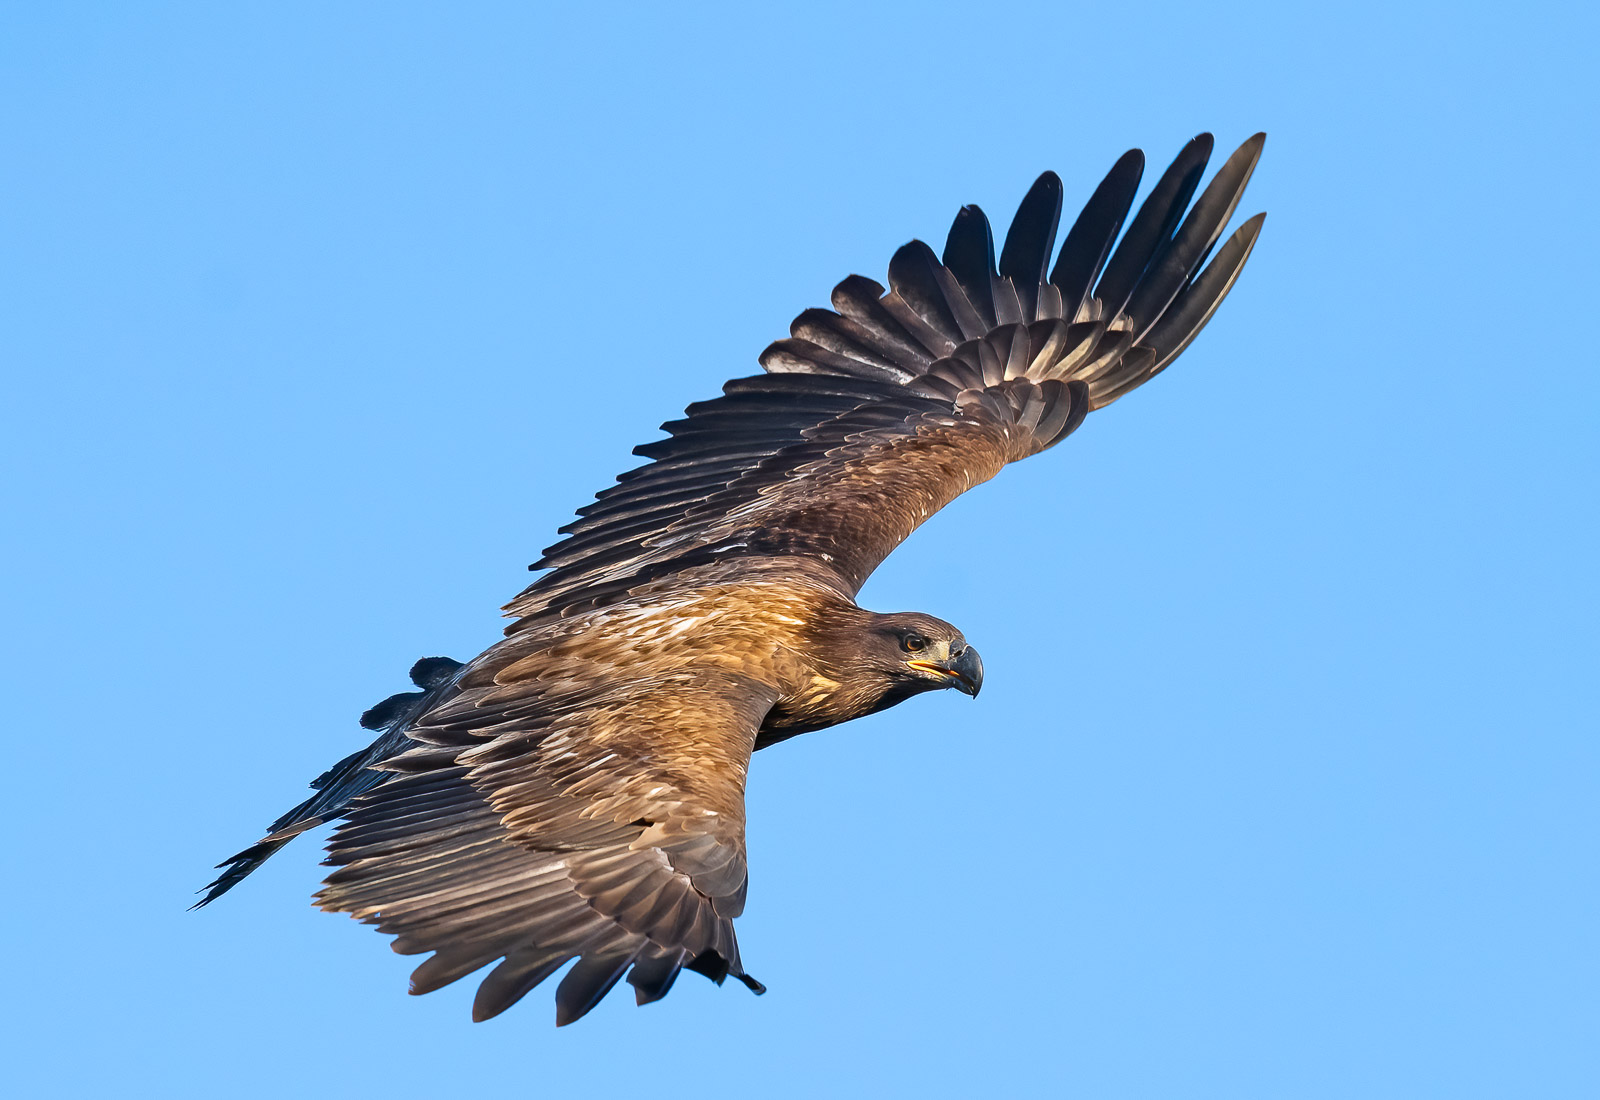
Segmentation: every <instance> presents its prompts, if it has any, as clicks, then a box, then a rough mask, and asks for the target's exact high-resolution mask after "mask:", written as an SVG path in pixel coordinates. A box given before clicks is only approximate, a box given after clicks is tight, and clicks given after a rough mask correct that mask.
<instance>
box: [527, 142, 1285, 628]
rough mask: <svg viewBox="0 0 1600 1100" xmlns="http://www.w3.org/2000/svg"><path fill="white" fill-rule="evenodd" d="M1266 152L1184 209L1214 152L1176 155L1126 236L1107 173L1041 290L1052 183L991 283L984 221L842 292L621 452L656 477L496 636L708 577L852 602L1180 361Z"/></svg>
mask: <svg viewBox="0 0 1600 1100" xmlns="http://www.w3.org/2000/svg"><path fill="white" fill-rule="evenodd" d="M1264 140H1265V136H1264V135H1261V134H1257V135H1256V136H1255V137H1252V138H1251V139H1250V140H1249V141H1247V142H1245V143H1244V144H1243V145H1242V146H1240V148H1239V149H1238V150H1237V151H1236V152H1235V153H1234V154H1233V155H1232V156H1231V157H1230V158H1229V159H1228V161H1227V162H1226V163H1225V164H1224V165H1223V166H1222V168H1221V169H1220V170H1219V171H1218V172H1217V174H1216V176H1215V177H1214V178H1213V179H1212V180H1211V182H1210V184H1209V185H1208V186H1207V187H1206V189H1205V190H1204V191H1203V192H1202V193H1201V195H1200V198H1199V199H1198V200H1197V201H1196V202H1195V203H1194V205H1193V206H1192V207H1190V205H1189V201H1190V199H1191V197H1193V195H1194V193H1195V190H1196V188H1197V186H1198V184H1199V182H1200V178H1201V176H1202V174H1203V172H1204V168H1205V164H1206V161H1207V160H1208V159H1209V157H1210V153H1211V146H1212V139H1211V136H1210V135H1209V134H1202V135H1201V136H1200V137H1197V138H1195V139H1194V140H1193V141H1191V142H1190V143H1189V144H1188V145H1187V146H1186V147H1185V148H1184V150H1183V151H1182V152H1181V153H1180V154H1179V155H1178V158H1177V159H1176V160H1175V161H1174V162H1173V163H1172V166H1171V167H1170V168H1168V169H1167V171H1166V172H1165V174H1163V175H1162V177H1161V179H1160V180H1159V181H1157V183H1156V185H1155V187H1154V189H1153V190H1152V191H1151V193H1150V195H1149V196H1148V197H1147V198H1146V199H1145V201H1144V203H1143V204H1142V205H1141V206H1140V208H1139V211H1138V213H1137V214H1136V215H1135V216H1134V218H1133V220H1132V222H1131V223H1129V224H1128V227H1127V231H1126V232H1125V233H1124V232H1122V230H1123V223H1124V221H1125V220H1126V217H1127V214H1128V212H1129V210H1130V209H1131V207H1132V203H1133V197H1134V194H1135V192H1136V191H1137V190H1138V186H1139V180H1140V176H1141V174H1142V171H1143V163H1144V159H1143V155H1142V154H1141V153H1139V152H1138V151H1137V150H1135V151H1132V152H1130V153H1128V154H1126V155H1124V156H1123V157H1122V158H1121V159H1120V160H1119V161H1118V162H1117V163H1116V165H1115V166H1114V167H1113V168H1112V169H1111V171H1110V173H1109V174H1108V175H1107V176H1106V178H1105V180H1104V181H1103V182H1102V183H1101V184H1100V186H1099V187H1098V188H1097V189H1096V191H1095V193H1094V195H1093V197H1092V198H1091V199H1090V201H1089V203H1088V205H1087V206H1085V207H1084V209H1083V212H1082V213H1081V214H1079V216H1078V218H1077V220H1076V221H1075V222H1074V224H1073V226H1072V228H1071V229H1070V230H1069V231H1068V233H1067V236H1066V240H1065V242H1064V243H1063V245H1062V247H1061V250H1060V253H1059V254H1058V255H1057V257H1056V260H1055V263H1054V265H1053V266H1052V267H1050V268H1049V273H1048V277H1047V275H1046V267H1047V265H1048V264H1049V263H1050V257H1051V252H1052V250H1053V248H1054V241H1055V236H1056V229H1057V224H1058V221H1059V218H1060V213H1061V181H1060V180H1059V179H1058V178H1057V177H1056V176H1055V175H1054V174H1053V173H1046V174H1045V175H1043V176H1041V177H1040V178H1039V180H1038V181H1037V182H1036V183H1035V184H1034V186H1033V188H1032V189H1031V190H1030V191H1029V192H1028V195H1027V197H1026V198H1024V199H1023V202H1022V206H1021V207H1020V209H1019V210H1018V211H1017V216H1016V218H1015V219H1014V220H1013V222H1012V224H1011V228H1010V231H1009V232H1008V233H1007V236H1006V241H1005V246H1004V248H1003V249H1002V250H1001V253H1000V257H999V261H998V263H997V262H996V260H995V256H994V243H993V237H992V234H991V233H990V229H989V223H988V220H987V219H986V218H985V217H984V215H983V212H982V211H980V210H979V209H978V208H977V207H975V206H968V207H964V208H963V209H962V210H961V212H960V214H959V215H958V216H957V218H956V221H955V224H954V225H953V226H952V227H951V229H950V234H949V238H948V240H947V242H946V245H945V250H944V255H943V259H942V262H941V260H940V258H938V257H936V256H935V255H934V253H933V250H932V249H930V248H929V247H928V246H927V245H925V244H923V243H922V242H921V241H912V242H911V243H910V244H907V245H906V246H904V247H903V248H901V249H900V250H899V251H898V252H897V253H896V254H895V256H894V258H893V259H892V260H891V261H890V264H889V289H888V290H887V291H885V290H884V288H883V287H882V286H880V285H879V284H877V283H875V282H873V281H872V280H870V279H866V278H863V277H861V276H851V277H850V278H848V279H846V280H845V281H844V282H842V283H840V284H839V285H838V286H837V287H836V288H835V289H834V292H833V304H834V307H835V309H836V310H837V312H834V311H830V310H822V309H812V310H807V311H806V312H804V313H802V314H801V315H800V316H799V317H798V318H796V320H795V322H794V324H793V326H792V328H791V331H792V333H793V335H792V336H791V337H790V338H789V339H786V340H780V341H778V342H777V343H775V344H773V345H772V346H771V347H769V348H768V349H767V351H766V352H765V353H764V354H763V355H762V358H761V363H762V365H763V366H764V367H765V368H766V369H767V371H768V372H769V373H768V374H767V375H765V376H757V377H754V378H743V379H738V380H736V381H733V382H730V383H728V385H727V386H726V387H725V388H724V395H723V396H722V397H720V398H717V399H715V400H712V401H706V402H702V403H699V404H696V405H691V406H690V407H689V408H688V410H687V416H686V417H685V418H684V419H682V420H677V421H673V422H671V423H668V424H666V425H663V428H664V430H665V431H667V432H668V433H669V438H667V439H663V440H661V441H659V442H657V443H651V444H647V445H645V446H643V447H639V448H637V449H636V451H635V453H636V454H640V455H643V456H645V457H647V458H650V459H652V460H653V461H652V462H650V463H649V464H648V465H646V466H643V467H640V468H639V469H636V470H634V471H632V472H630V473H627V474H623V475H622V476H621V477H620V478H619V479H618V482H619V484H617V485H616V486H615V487H613V488H611V489H607V490H606V491H605V492H603V493H601V494H599V496H598V497H597V498H596V500H595V502H594V503H593V504H591V505H589V506H588V507H586V508H583V509H580V511H579V515H580V516H581V518H580V519H578V520H577V521H575V522H573V523H571V524H569V525H568V526H566V527H564V528H563V529H562V530H563V531H564V532H565V533H566V535H567V537H566V538H565V539H564V540H563V541H561V542H559V543H557V544H556V545H554V546H552V547H550V548H549V549H548V550H546V551H545V555H544V557H543V558H541V559H540V560H539V561H538V562H535V563H534V566H533V568H536V569H545V568H548V569H549V570H550V572H549V573H547V574H546V575H545V576H543V577H541V578H540V579H539V580H538V581H536V582H535V583H534V584H533V585H532V586H530V587H529V588H528V589H526V590H525V591H524V592H522V593H521V594H520V595H519V596H518V597H517V598H516V599H515V600H513V601H512V602H511V603H509V604H508V605H507V607H506V610H507V612H508V613H509V614H512V615H516V616H519V617H520V621H519V622H518V623H516V624H513V626H512V627H511V628H510V630H511V631H517V630H519V629H527V628H529V627H531V626H532V625H533V624H534V623H536V622H539V621H542V620H544V619H546V618H547V617H548V616H551V615H559V614H570V613H571V612H573V611H574V610H576V609H580V608H586V607H597V606H603V605H605V604H607V603H609V602H611V601H614V600H617V599H619V598H621V597H623V596H625V595H626V594H627V593H628V592H630V591H634V590H636V589H638V588H639V587H640V586H642V585H645V584H651V583H655V582H659V581H660V580H661V579H662V578H667V577H671V576H676V575H684V576H685V579H686V580H689V579H691V578H692V577H693V576H694V575H695V573H696V571H697V570H698V569H699V568H700V567H704V566H708V565H710V564H711V563H714V562H720V563H724V564H725V563H728V562H730V561H734V560H744V561H745V562H746V563H747V564H748V565H749V567H750V568H751V569H753V570H754V569H764V568H766V569H771V568H777V569H783V568H793V569H802V570H805V571H807V572H809V574H810V575H811V576H812V578H816V577H819V576H820V577H824V578H826V580H827V581H828V582H829V583H831V584H833V585H834V586H836V587H837V588H838V589H839V590H840V591H842V592H844V593H846V594H850V595H853V594H854V593H855V592H856V591H857V590H858V589H859V588H860V586H861V584H862V583H863V582H864V581H865V580H866V578H867V576H868V575H869V574H870V573H871V572H872V570H873V569H874V568H876V567H877V565H878V564H879V563H880V562H882V561H883V559H884V558H885V557H886V556H888V554H889V553H890V551H892V550H893V549H894V547H895V546H897V545H898V544H899V543H900V542H901V541H903V540H904V539H905V538H906V536H908V535H909V534H910V533H911V532H912V531H913V530H915V529H916V527H917V526H918V525H919V524H921V523H922V522H923V521H924V520H926V519H927V518H928V517H929V516H930V515H932V514H933V513H934V512H936V511H938V510H939V509H940V508H942V507H943V506H944V505H945V504H948V503H949V502H950V501H951V500H952V499H954V498H955V497H956V496H958V495H960V494H961V493H963V492H965V491H966V490H967V489H970V488H971V487H972V486H973V485H976V484H978V483H979V482H982V481H986V480H988V479H989V478H990V477H993V476H994V475H995V474H996V473H997V472H998V471H999V470H1000V469H1001V468H1002V467H1003V466H1004V465H1005V464H1006V463H1008V462H1014V461H1016V460H1017V459H1020V458H1024V457H1027V456H1028V455H1031V454H1035V453H1037V452H1038V451H1041V450H1043V449H1045V448H1047V447H1049V446H1051V445H1052V444H1054V443H1056V442H1058V441H1059V440H1061V439H1062V438H1064V437H1065V436H1066V435H1067V434H1068V433H1070V432H1071V431H1072V430H1073V429H1074V428H1076V427H1077V426H1078V424H1079V423H1081V421H1082V419H1083V417H1084V415H1085V414H1087V413H1088V412H1089V411H1090V410H1092V409H1097V408H1101V407H1103V406H1104V405H1107V404H1110V403H1111V402H1112V401H1115V400H1116V399H1117V398H1118V397H1120V396H1122V395H1123V394H1124V393H1127V392H1128V391H1129V390H1131V389H1133V388H1135V387H1136V386H1138V385H1140V384H1142V383H1143V382H1145V381H1146V380H1148V379H1149V378H1151V377H1153V376H1154V375H1155V374H1157V373H1159V372H1160V371H1161V370H1162V369H1164V368H1165V367H1166V366H1167V365H1168V364H1169V363H1170V362H1171V361H1172V360H1173V359H1174V358H1175V357H1176V356H1177V355H1178V354H1179V353H1180V352H1181V351H1182V350H1183V349H1184V348H1185V347H1187V346H1188V344H1189V342H1190V341H1191V340H1192V339H1194V337H1195V335H1196V334H1197V333H1198V332H1199V331H1200V329H1201V328H1202V327H1203V326H1204V325H1205V323H1206V322H1207V321H1208V320H1209V319H1210V317H1211V315H1212V313H1213V312H1215V310H1216V308H1217V306H1218V305H1219V304H1220V303H1221V301H1222V299H1223V297H1224V296H1225V295H1226V294H1227V292H1228V290H1229V289H1230V288H1231V287H1232V286H1233V283H1234V280H1235V279H1237V278H1238V275H1239V272H1240V270H1241V269H1242V268H1243V266H1244V263H1245V260H1246V259H1247V258H1248V257H1249V254H1250V250H1251V248H1252V247H1253V246H1254V244H1255V240H1256V236H1257V234H1258V233H1259V232H1260V229H1261V224H1262V221H1263V219H1264V217H1265V215H1257V216H1255V217H1254V218H1251V219H1250V220H1248V221H1247V222H1245V223H1244V224H1243V225H1242V226H1241V227H1240V228H1239V229H1238V231H1237V232H1235V233H1234V234H1233V236H1232V237H1230V238H1229V239H1228V241H1227V243H1226V244H1224V245H1223V247H1222V248H1221V250H1220V251H1218V252H1217V253H1216V256H1215V258H1214V259H1212V260H1211V262H1210V264H1209V265H1206V260H1207V258H1208V257H1209V256H1210V255H1211V253H1212V251H1213V249H1214V248H1215V246H1216V243H1217V241H1218V240H1219V239H1220V238H1221V236H1222V232H1223V229H1224V227H1225V226H1226V225H1227V223H1228V220H1229V219H1230V218H1231V217H1232V215H1233V212H1234V209H1235V208H1236V207H1237V205H1238V202H1239V199H1240V197H1241V196H1242V194H1243V192H1244V188H1245V185H1246V184H1247V183H1248V181H1249V178H1250V175H1251V172H1252V171H1253V170H1254V168H1255V164H1256V161H1257V159H1258V158H1259V157H1260V154H1261V147H1262V143H1263V142H1264ZM1186 211H1187V213H1186ZM1119 234H1120V243H1119V241H1118V237H1119ZM1113 246H1115V247H1113Z"/></svg>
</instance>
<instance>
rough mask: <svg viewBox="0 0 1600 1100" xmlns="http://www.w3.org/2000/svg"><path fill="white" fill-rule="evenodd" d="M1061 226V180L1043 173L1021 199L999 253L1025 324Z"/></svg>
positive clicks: (1035, 302)
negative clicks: (1014, 289) (1017, 298)
mask: <svg viewBox="0 0 1600 1100" xmlns="http://www.w3.org/2000/svg"><path fill="white" fill-rule="evenodd" d="M1060 224H1061V177H1060V176H1058V175H1056V174H1055V173H1054V172H1045V173H1044V174H1042V175H1041V176H1040V177H1039V178H1038V179H1036V180H1034V181H1033V186H1032V187H1030V188H1028V193H1027V194H1026V195H1024V196H1023V198H1022V203H1021V205H1020V206H1018V207H1017V214H1016V217H1014V218H1012V219H1011V228H1010V229H1008V230H1006V243H1005V247H1004V248H1003V249H1001V251H1000V274H1001V275H1003V276H1005V277H1007V278H1009V279H1010V280H1011V282H1012V284H1013V285H1014V286H1015V287H1016V289H1017V295H1018V297H1020V298H1021V299H1022V308H1023V317H1024V319H1025V320H1029V321H1031V320H1033V319H1034V313H1035V310H1036V308H1037V305H1038V298H1039V284H1040V283H1042V282H1043V281H1044V268H1045V264H1047V263H1049V262H1050V250H1051V249H1052V248H1053V247H1054V246H1055V243H1056V229H1057V228H1058V227H1059V226H1060Z"/></svg>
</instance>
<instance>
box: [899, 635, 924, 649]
mask: <svg viewBox="0 0 1600 1100" xmlns="http://www.w3.org/2000/svg"><path fill="white" fill-rule="evenodd" d="M900 647H901V648H902V649H904V650H905V651H906V652H907V653H921V652H922V651H923V650H924V649H927V648H928V640H927V639H926V638H924V637H923V636H922V635H921V634H907V635H906V636H905V637H904V638H902V639H900Z"/></svg>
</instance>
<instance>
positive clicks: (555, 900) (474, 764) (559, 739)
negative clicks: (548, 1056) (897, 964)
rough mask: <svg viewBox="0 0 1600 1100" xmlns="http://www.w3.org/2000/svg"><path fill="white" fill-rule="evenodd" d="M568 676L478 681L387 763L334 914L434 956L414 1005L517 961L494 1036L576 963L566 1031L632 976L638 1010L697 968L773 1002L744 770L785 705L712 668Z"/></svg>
mask: <svg viewBox="0 0 1600 1100" xmlns="http://www.w3.org/2000/svg"><path fill="white" fill-rule="evenodd" d="M564 660H565V658H562V657H552V658H549V659H546V660H543V661H541V660H540V659H539V658H538V657H537V656H535V657H524V658H523V659H522V660H521V661H520V662H519V663H518V665H517V666H516V667H514V668H510V669H507V668H504V667H502V668H500V669H499V670H498V671H497V672H489V671H486V670H475V669H469V670H468V671H467V673H466V674H465V675H464V676H463V678H462V679H461V680H460V681H458V683H457V684H456V685H455V688H454V690H455V692H456V694H455V695H454V696H453V697H452V698H451V699H449V700H448V701H446V702H444V703H442V704H441V705H439V706H437V707H435V708H434V709H432V710H431V711H429V712H428V713H427V714H426V715H424V716H423V717H421V718H420V719H419V720H418V721H417V723H416V724H415V725H413V726H412V727H411V728H410V729H409V730H408V731H407V733H408V736H409V738H410V740H411V742H412V744H413V747H412V748H411V749H410V750H409V751H407V752H404V753H402V754H401V755H399V756H397V757H394V758H392V759H390V760H388V761H386V762H385V763H384V764H382V765H381V768H382V769H383V771H385V772H391V773H398V774H394V775H391V776H390V777H389V778H388V780H387V782H384V783H382V784H381V785H380V786H378V787H377V788H376V789H374V790H372V791H371V792H369V793H368V794H366V795H365V796H364V797H362V798H360V799H359V800H357V801H356V802H355V804H354V806H353V808H352V809H350V810H349V811H348V812H347V813H346V821H345V823H344V824H343V825H341V826H340V827H339V829H338V830H337V831H336V832H335V834H334V837H333V840H332V842H331V843H330V845H329V853H330V854H329V858H328V862H329V863H331V864H335V865H338V867H339V869H338V870H337V871H335V872H333V873H332V874H331V875H330V876H329V877H328V880H327V883H326V885H325V887H324V888H323V890H322V891H321V893H320V894H318V901H319V903H320V904H321V906H322V907H323V908H324V909H327V910H331V911H337V912H345V913H350V914H352V915H353V916H356V917H358V918H360V919H362V920H364V921H367V922H368V923H371V924H375V925H377V926H378V928H379V929H380V930H382V931H384V932H387V933H390V934H392V935H394V936H395V937H396V939H395V942H394V949H395V950H396V951H398V952H400V953H402V954H417V953H421V952H426V951H434V952H436V954H435V955H434V956H433V957H432V958H431V959H429V960H428V961H426V962H425V963H423V964H422V965H421V966H420V967H418V968H417V970H416V971H415V973H414V974H413V975H412V992H413V993H426V992H428V991H430V990H433V989H437V988H439V987H440V986H443V985H445V984H447V983H449V982H453V981H455V980H456V979H457V978H460V977H462V976H464V975H466V974H468V973H470V972H472V971H474V970H477V969H478V968H479V967H482V966H484V965H485V964H487V963H490V962H493V961H495V960H496V959H500V960H502V961H501V962H500V964H499V965H498V966H497V967H495V969H494V970H492V971H491V972H490V973H489V974H488V975H487V977H485V978H484V980H483V982H482V984H481V985H480V986H479V988H478V994H477V1000H476V1001H475V1003H474V1005H473V1016H474V1018H475V1019H479V1020H482V1019H486V1018H488V1017H490V1016H494V1015H496V1014H497V1013H500V1012H503V1011H504V1010H505V1009H507V1008H509V1007H510V1006H511V1005H512V1004H514V1003H516V1001H517V1000H518V999H520V998H521V997H522V996H523V995H524V994H526V993H527V992H528V991H529V990H530V989H532V988H533V987H534V986H535V985H537V984H538V983H539V982H541V981H543V980H544V979H545V978H547V977H549V976H550V975H551V974H552V973H554V972H555V971H556V970H557V969H559V968H560V967H561V966H562V965H563V964H565V963H566V962H568V961H569V960H571V959H573V958H575V957H576V958H578V959H579V962H578V964H577V965H576V966H574V967H573V968H572V970H571V971H569V972H568V973H567V975H566V976H565V977H564V978H563V979H562V981H561V984H560V986H559V987H558V988H557V991H556V1012H557V1016H556V1022H557V1023H558V1024H564V1023H568V1022H570V1021H571V1020H574V1019H577V1018H578V1017H579V1016H582V1015H583V1014H584V1013H586V1012H588V1011H589V1009H590V1008H592V1007H594V1005H595V1004H596V1003H598V1002H599V1000H600V998H602V997H603V996H605V994H606V992H607V991H609V990H610V989H611V987H612V986H613V985H614V984H616V982H617V980H618V979H619V978H621V977H622V975H623V974H624V973H628V975H629V977H628V980H629V981H630V982H631V983H632V984H633V985H634V986H635V989H636V992H637V994H638V999H639V1002H640V1003H641V1004H643V1003H645V1002H646V1001H652V1000H656V999H657V998H659V997H662V996H664V995H665V994H666V992H667V990H668V988H669V987H670V986H671V985H672V982H673V980H674V979H675V978H676V977H677V975H678V972H679V971H680V970H681V969H682V968H684V967H689V968H691V969H694V970H698V971H700V972H702V973H705V974H707V975H708V976H710V977H712V978H714V979H715V980H717V981H719V982H720V981H721V980H722V979H723V977H724V976H725V975H728V974H733V975H734V976H736V977H739V978H741V979H743V980H745V981H746V984H749V985H751V986H752V988H756V989H757V990H758V991H759V988H760V987H759V985H757V984H756V983H755V982H754V980H753V979H750V978H748V976H746V975H745V974H744V970H743V967H742V965H741V963H740V960H739V948H738V944H737V942H736V941H735V940H734V934H733V918H734V917H736V916H738V915H739V913H740V911H741V910H742V909H743V908H744V898H745V881H746V872H745V846H744V783H745V771H746V767H747V766H748V764H749V760H750V753H751V751H752V748H753V746H754V743H755V736H756V730H757V729H758V727H759V726H760V725H761V721H762V719H763V718H764V717H765V715H766V713H767V711H768V709H770V707H771V705H772V703H773V700H774V699H775V698H776V693H775V692H774V691H773V689H772V688H771V687H769V686H768V685H766V684H763V683H760V682H757V681H756V680H753V679H751V678H748V677H745V676H743V675H739V674H737V673H733V672H724V671H719V670H714V669H705V668H695V669H689V668H683V667H679V668H678V669H677V670H676V671H667V672H660V671H656V672H654V673H647V672H646V671H644V670H642V669H640V668H638V667H632V666H630V665H629V664H628V663H627V662H625V661H623V662H618V663H616V664H610V663H608V662H606V661H605V660H603V659H595V658H586V659H585V660H584V661H583V667H582V668H581V669H580V668H577V667H575V666H573V665H571V663H570V661H567V662H566V664H565V665H564V667H562V668H558V666H561V665H562V662H563V661H564ZM602 666H604V667H602ZM630 968H631V972H630Z"/></svg>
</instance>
